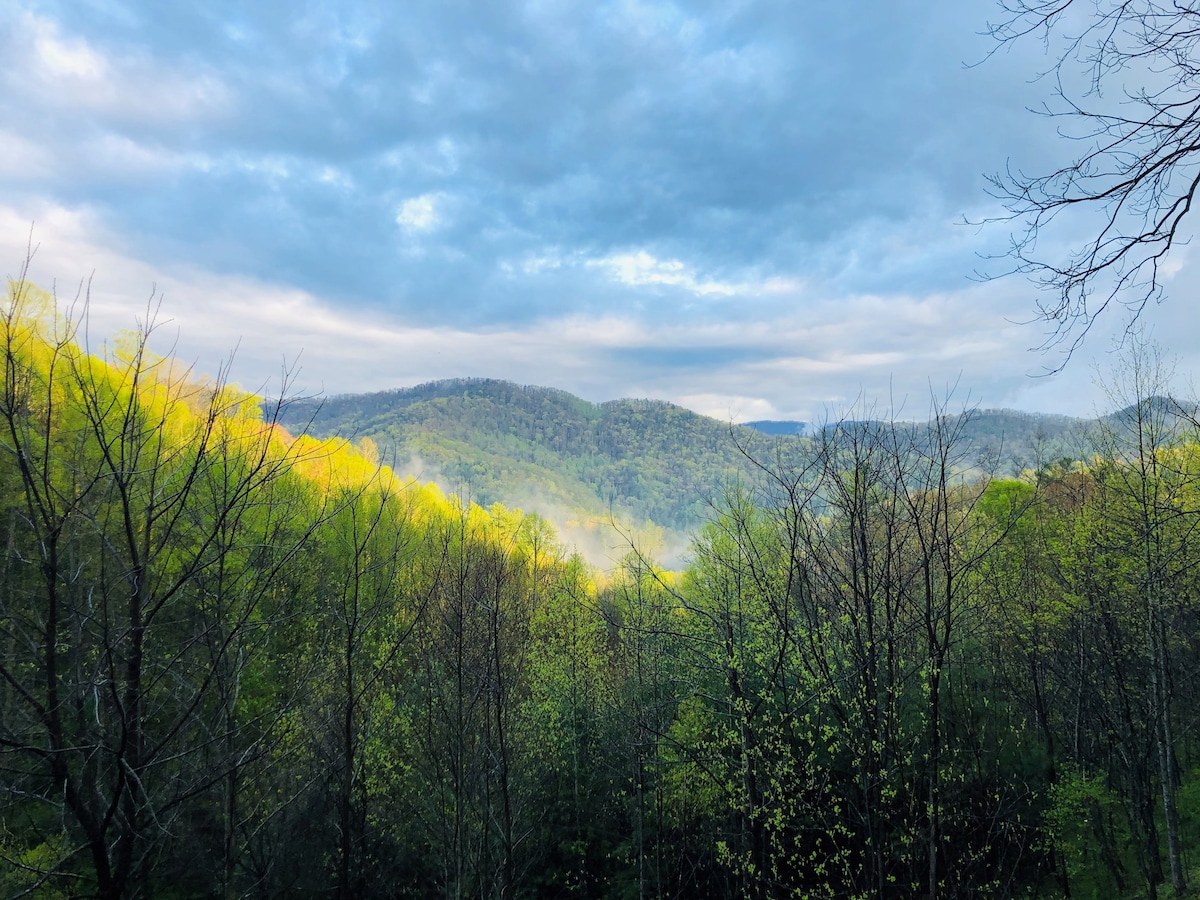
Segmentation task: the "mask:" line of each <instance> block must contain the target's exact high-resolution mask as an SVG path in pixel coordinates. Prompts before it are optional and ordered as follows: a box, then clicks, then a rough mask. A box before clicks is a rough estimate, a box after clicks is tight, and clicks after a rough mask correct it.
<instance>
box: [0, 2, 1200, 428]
mask: <svg viewBox="0 0 1200 900" xmlns="http://www.w3.org/2000/svg"><path fill="white" fill-rule="evenodd" d="M998 14H999V11H998V9H997V7H996V6H995V5H994V3H992V2H991V0H920V2H918V0H888V2H884V0H860V2H848V3H842V4H810V3H801V2H796V0H744V2H736V0H733V2H722V3H708V2H693V3H687V4H683V3H664V2H655V0H643V2H588V3H582V2H566V0H536V2H527V3H516V2H513V3H490V2H489V3H485V2H465V0H438V2H421V0H411V2H407V3H403V4H397V3H394V2H388V3H384V2H378V3H376V2H339V3H323V2H308V3H288V4H283V3H268V2H259V3H254V4H245V3H225V2H214V0H207V2H204V3H190V2H173V3H161V2H149V0H136V2H119V0H91V2H13V0H7V2H5V0H0V48H2V51H3V54H4V57H3V58H4V59H5V65H4V67H3V70H2V71H0V252H2V253H3V261H4V265H5V271H6V272H7V273H8V274H10V275H12V274H16V272H17V271H18V270H19V269H20V266H21V262H22V259H23V257H24V252H25V247H26V244H27V242H28V239H29V236H30V229H31V226H32V233H33V240H34V242H35V243H36V244H37V245H38V251H37V254H36V256H35V257H34V260H33V264H32V266H31V275H32V277H33V278H34V279H35V280H36V281H38V282H39V283H42V284H43V285H47V286H49V285H51V284H53V285H54V286H55V287H56V289H57V291H58V293H59V295H60V296H61V297H63V299H64V300H68V299H70V298H71V297H73V296H74V295H75V293H76V290H77V288H78V286H79V284H80V283H81V282H83V281H85V280H87V279H90V280H91V305H90V317H91V323H90V329H91V333H92V336H93V338H102V337H104V336H105V335H108V334H112V333H113V332H115V331H117V330H119V329H122V328H127V327H130V326H131V325H132V324H133V323H134V322H135V321H137V320H144V319H145V317H146V315H147V308H148V304H151V303H152V304H153V305H154V306H156V307H157V309H158V320H159V323H160V328H159V331H158V332H157V334H156V337H155V342H156V347H157V348H158V349H160V350H161V351H164V352H166V351H172V350H173V351H174V352H175V353H176V354H178V355H180V356H181V357H183V358H184V359H186V360H189V361H194V362H195V363H196V365H197V367H198V368H199V369H200V370H202V371H214V370H215V369H216V368H217V366H218V365H220V362H221V360H222V359H224V358H226V357H227V356H228V355H229V353H230V352H231V351H232V350H233V349H234V348H235V347H236V348H237V349H236V353H235V355H234V358H233V363H232V370H231V371H232V376H233V377H234V378H235V379H236V380H238V381H239V382H241V383H242V384H243V385H244V386H246V387H249V388H253V389H258V388H262V387H263V386H264V385H268V383H269V382H270V384H275V385H277V384H278V377H279V373H280V371H281V369H282V368H283V367H284V366H291V367H293V368H295V367H296V366H297V365H298V367H299V374H298V376H297V378H296V380H295V382H294V385H293V386H294V389H296V390H299V391H303V392H307V393H311V392H315V391H322V390H323V391H325V392H328V393H339V392H350V391H365V390H378V389H383V388H388V387H396V386H402V385H408V384H413V383H416V382H420V381H427V380H431V379H435V378H447V377H457V376H489V377H500V378H507V379H511V380H514V381H518V382H522V383H528V384H546V385H552V386H555V387H560V388H563V389H566V390H569V391H572V392H575V393H578V394H580V395H582V396H584V397H587V398H589V399H592V400H604V399H612V398H616V397H623V396H639V397H643V396H649V397H657V398H663V399H668V400H672V401H674V402H677V403H680V404H682V405H685V406H688V407H691V408H693V409H696V410H698V411H701V412H704V413H707V414H710V415H714V416H717V417H720V418H730V417H732V418H735V419H752V418H801V419H811V418H817V417H820V416H821V415H822V414H823V411H824V410H827V409H830V408H832V409H834V410H835V411H836V410H837V409H839V408H841V407H844V406H845V405H847V404H849V403H851V402H853V401H855V399H856V398H859V397H863V398H866V399H868V400H878V401H880V402H882V403H884V404H887V403H888V402H895V403H896V405H898V406H902V407H903V410H904V411H905V412H909V413H912V414H913V415H918V414H920V413H923V412H924V410H925V408H926V405H927V398H928V396H929V393H930V390H931V388H932V389H933V390H934V391H935V392H941V391H943V390H944V389H945V388H946V386H948V385H954V384H957V385H958V387H957V392H956V395H955V396H956V398H957V399H958V401H959V402H962V401H973V402H978V403H979V404H981V405H983V406H989V407H990V406H1012V407H1018V408H1026V409H1038V410H1059V411H1065V412H1077V413H1088V412H1090V411H1092V409H1093V406H1094V404H1096V403H1097V402H1101V401H1099V399H1098V397H1099V395H1098V394H1097V392H1096V390H1095V389H1094V387H1093V386H1092V379H1093V376H1094V372H1093V365H1099V366H1100V367H1101V368H1105V367H1106V366H1107V365H1108V364H1109V353H1108V351H1109V347H1110V334H1109V332H1111V331H1113V330H1114V329H1115V330H1118V331H1119V326H1121V325H1123V324H1124V323H1123V321H1122V320H1120V318H1119V315H1114V316H1112V317H1110V320H1111V321H1106V322H1104V323H1102V327H1098V328H1097V329H1096V330H1095V333H1094V334H1093V335H1092V337H1091V339H1090V340H1089V342H1088V344H1087V345H1086V348H1085V352H1084V353H1082V354H1080V355H1078V356H1077V358H1076V359H1074V360H1073V361H1072V363H1071V364H1070V366H1068V367H1067V369H1066V370H1065V372H1064V373H1062V374H1061V375H1059V376H1056V377H1054V378H1041V379H1037V378H1030V377H1029V376H1030V374H1032V373H1037V372H1039V371H1041V370H1042V369H1043V368H1045V367H1046V366H1047V365H1050V366H1053V365H1056V364H1057V358H1056V357H1053V356H1050V357H1046V356H1041V355H1038V354H1036V353H1032V352H1030V351H1029V348H1030V347H1032V346H1036V345H1038V344H1039V343H1041V341H1042V331H1041V328H1040V327H1039V326H1037V325H1021V324H1019V322H1020V321H1021V320H1025V319H1028V318H1029V316H1030V314H1031V311H1032V310H1033V307H1034V303H1035V301H1036V292H1035V291H1034V290H1033V288H1032V287H1031V286H1030V285H1029V284H1028V283H1026V282H1024V281H1022V280H1020V279H1019V278H1012V279H1003V280H1000V281H986V282H980V281H978V280H976V279H973V278H972V274H973V273H974V272H975V271H977V270H979V269H981V268H982V269H987V268H988V267H991V268H992V269H996V270H998V269H999V268H1002V265H1003V264H1002V263H989V262H988V261H987V260H986V257H987V256H988V255H990V254H996V253H1001V252H1003V250H1004V248H1005V246H1006V244H1007V241H1008V235H1009V231H1008V228H1007V227H1005V226H1004V225H992V226H987V227H979V226H975V225H970V224H967V222H974V221H979V220H982V219H986V218H988V217H990V216H994V215H995V214H996V213H997V212H999V210H1000V208H999V206H998V205H997V203H996V202H995V201H994V200H993V199H991V198H990V197H989V196H988V194H987V192H986V181H985V176H986V175H988V174H992V173H995V172H997V171H1000V170H1002V169H1003V168H1004V167H1005V165H1006V164H1009V163H1010V162H1011V163H1012V164H1014V165H1017V166H1020V167H1024V168H1026V169H1029V170H1034V171H1037V170H1041V169H1044V168H1045V167H1046V166H1047V165H1058V164H1061V163H1062V162H1063V161H1065V160H1066V158H1067V157H1068V156H1069V154H1070V153H1071V152H1072V149H1073V148H1072V147H1070V146H1069V145H1066V146H1065V145H1064V142H1063V141H1062V140H1061V139H1060V138H1058V137H1057V136H1056V134H1055V132H1054V129H1053V123H1050V122H1047V121H1046V120H1044V119H1040V118H1039V117H1037V116H1034V115H1032V114H1031V113H1029V112H1028V110H1027V107H1030V106H1037V105H1038V104H1040V103H1041V102H1043V101H1044V100H1047V99H1049V96H1050V95H1049V91H1050V85H1049V84H1047V83H1045V82H1044V81H1036V80H1034V79H1033V76H1034V75H1035V74H1036V73H1037V72H1038V71H1040V70H1041V69H1043V68H1045V67H1046V65H1047V60H1046V58H1045V57H1044V55H1043V48H1042V46H1041V44H1039V43H1038V42H1037V41H1031V42H1029V43H1027V44H1023V45H1018V46H1017V47H1015V48H1010V49H1005V50H1002V51H1001V52H999V53H996V54H994V55H992V56H990V58H986V59H985V57H987V55H988V51H989V50H990V49H993V48H992V44H991V43H990V42H989V39H988V38H987V37H985V36H984V35H983V32H984V31H985V29H986V27H987V25H988V23H989V21H992V20H994V19H996V18H997V16H998ZM1051 249H1052V248H1051ZM1172 272H1173V278H1172V282H1171V283H1170V284H1169V285H1168V296H1169V297H1170V298H1172V299H1169V300H1168V302H1167V303H1166V304H1164V305H1162V306H1159V307H1156V308H1154V309H1152V310H1150V311H1149V313H1148V314H1147V316H1146V317H1145V318H1146V322H1147V324H1148V325H1149V326H1151V327H1152V328H1153V329H1154V330H1155V333H1156V334H1157V335H1158V337H1159V339H1160V340H1161V341H1162V342H1163V343H1165V344H1166V345H1167V349H1168V350H1170V351H1174V352H1176V353H1178V354H1179V355H1180V368H1181V370H1184V371H1186V370H1188V369H1189V368H1190V367H1191V364H1192V360H1191V356H1190V355H1189V354H1190V348H1191V347H1194V346H1198V342H1197V341H1196V340H1195V338H1196V336H1197V335H1196V327H1195V326H1194V325H1193V323H1192V322H1191V317H1190V316H1189V315H1187V310H1186V309H1185V308H1184V300H1182V299H1180V297H1181V296H1182V297H1184V298H1186V297H1187V295H1188V292H1189V285H1191V284H1192V283H1193V282H1195V281H1196V279H1195V276H1194V273H1193V272H1192V271H1191V269H1190V268H1189V266H1188V263H1187V254H1186V250H1184V251H1181V252H1180V253H1179V254H1177V255H1176V258H1175V259H1174V260H1173V268H1172ZM151 298H154V299H153V300H151ZM297 360H298V363H297ZM272 380H273V381H272ZM268 389H273V388H270V387H268Z"/></svg>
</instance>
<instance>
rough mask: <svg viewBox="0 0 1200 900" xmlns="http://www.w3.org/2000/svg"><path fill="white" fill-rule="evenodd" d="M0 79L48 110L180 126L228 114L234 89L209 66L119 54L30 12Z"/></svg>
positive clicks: (19, 25)
mask: <svg viewBox="0 0 1200 900" xmlns="http://www.w3.org/2000/svg"><path fill="white" fill-rule="evenodd" d="M3 50H4V52H5V53H6V54H7V58H6V60H5V66H4V70H3V74H0V84H3V85H5V86H6V87H7V88H8V90H10V91H17V92H19V94H18V95H19V96H32V97H35V98H36V99H37V101H38V103H39V104H40V105H41V106H42V108H43V110H45V109H55V110H62V111H75V112H78V111H87V112H90V113H93V114H95V115H97V116H99V117H100V118H101V119H103V120H107V121H108V122H110V123H113V124H117V123H125V124H127V123H131V122H138V123H156V124H163V125H167V124H174V125H177V124H179V123H180V122H183V121H193V120H200V119H210V118H213V117H218V116H223V115H227V114H228V113H229V112H231V110H232V107H233V92H232V90H231V89H230V88H229V87H228V86H227V85H226V84H225V82H224V81H223V80H222V79H221V78H219V77H218V76H217V75H216V74H214V73H213V72H212V71H209V70H193V71H186V70H185V69H183V68H181V67H179V66H178V65H174V64H164V63H161V62H159V61H158V60H155V59H153V58H152V57H150V56H149V55H147V54H146V53H144V52H142V51H131V52H129V53H126V54H122V55H121V56H120V57H115V56H112V55H109V54H106V53H104V52H103V51H102V50H101V49H100V48H98V47H96V46H94V45H93V44H91V43H90V42H88V41H87V40H85V39H84V38H81V37H77V36H73V35H70V34H66V33H64V31H63V29H62V28H61V27H60V26H59V24H58V23H57V22H55V21H54V20H52V19H49V18H46V17H43V16H38V15H35V14H33V13H30V12H25V13H23V14H22V15H21V16H19V17H18V18H17V20H16V22H15V28H14V29H13V30H12V31H11V32H10V39H9V41H7V42H6V46H4V48H3Z"/></svg>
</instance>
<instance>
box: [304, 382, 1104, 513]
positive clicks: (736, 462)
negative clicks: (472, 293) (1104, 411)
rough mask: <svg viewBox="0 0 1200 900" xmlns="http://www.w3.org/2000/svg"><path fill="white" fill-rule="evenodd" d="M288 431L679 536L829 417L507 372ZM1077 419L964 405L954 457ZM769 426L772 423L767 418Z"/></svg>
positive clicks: (548, 507)
mask: <svg viewBox="0 0 1200 900" xmlns="http://www.w3.org/2000/svg"><path fill="white" fill-rule="evenodd" d="M281 421H282V422H283V423H284V424H285V425H287V426H288V427H289V428H291V429H292V430H295V431H298V432H308V433H311V434H314V435H319V436H328V435H339V436H342V437H345V438H347V439H350V440H361V439H362V438H369V439H370V440H371V441H372V442H373V443H374V444H375V445H376V446H377V448H378V449H379V451H380V452H381V454H382V458H383V459H384V460H386V461H388V462H390V463H392V464H393V465H395V466H397V467H398V468H399V469H401V470H403V471H410V470H412V471H413V472H414V473H415V474H418V475H422V476H423V477H425V478H437V479H438V480H439V481H440V483H442V484H443V485H444V486H446V487H447V488H448V489H449V490H451V491H454V492H456V493H457V492H460V491H461V492H464V493H466V494H468V495H469V496H471V497H472V498H473V499H476V500H478V501H479V502H480V503H483V504H484V505H487V504H490V503H504V504H506V505H509V506H519V507H522V508H531V509H535V510H539V511H542V512H548V513H549V514H552V515H555V516H556V517H558V518H561V517H562V514H563V513H567V514H568V515H569V516H573V517H575V518H580V519H589V518H590V519H593V520H601V521H603V520H605V519H606V518H607V517H608V516H609V514H610V513H612V514H615V515H616V516H617V517H618V518H619V519H622V520H624V521H626V522H633V523H635V524H641V523H643V522H647V521H649V522H653V523H654V524H656V525H659V526H662V527H664V528H667V529H672V530H674V531H676V532H678V533H681V534H687V533H689V532H691V531H692V530H694V529H695V528H697V527H699V526H700V525H701V524H702V523H703V522H704V521H706V520H707V519H708V518H709V516H710V514H711V511H712V506H711V503H712V501H713V499H714V498H717V497H720V496H721V494H722V492H723V490H724V488H725V486H726V485H728V484H730V483H731V482H732V481H734V480H735V479H737V478H753V477H755V473H756V466H755V465H754V464H753V463H752V462H751V460H750V459H748V458H747V457H748V456H749V457H752V458H754V459H758V460H766V459H775V458H777V457H778V456H779V454H783V456H784V457H785V458H789V457H790V458H795V456H796V455H797V454H801V453H804V452H805V450H806V448H808V447H809V446H810V441H811V438H812V436H813V435H819V434H820V433H821V431H822V429H823V428H824V427H825V426H823V425H817V426H810V427H809V435H808V437H802V436H800V433H801V431H803V423H799V422H794V423H789V422H777V423H761V422H760V423H750V425H751V427H738V426H732V427H731V425H730V424H729V423H728V422H720V421H717V420H716V419H710V418H708V417H706V416H701V415H698V414H696V413H693V412H690V411H689V410H686V409H682V408H680V407H678V406H674V405H672V404H670V403H664V402H661V401H654V400H613V401H609V402H607V403H598V404H594V403H589V402H588V401H586V400H581V399H580V398H578V397H575V396H572V395H571V394H568V393H566V392H565V391H559V390H555V389H553V388H544V387H531V386H522V385H516V384H512V383H510V382H504V381H494V380H486V379H463V380H455V381H441V382H432V383H430V384H423V385H419V386H417V387H413V388H403V389H398V390H394V391H385V392H381V393H374V394H347V395H340V396H336V397H329V398H324V399H317V400H310V401H304V402H295V403H292V404H289V405H288V406H287V407H286V408H285V409H284V410H283V411H282V413H281ZM1081 424H1082V423H1081V422H1080V421H1079V420H1076V419H1070V418H1068V417H1066V416H1034V415H1030V414H1027V413H1019V412H1014V411H1011V410H985V411H971V412H970V414H969V415H967V416H966V417H965V419H964V427H963V435H962V441H963V447H964V452H963V454H962V465H964V466H966V467H968V468H972V469H974V470H976V471H979V472H981V473H982V472H987V473H989V474H994V475H1008V476H1011V475H1017V474H1019V473H1020V472H1021V471H1023V470H1024V469H1026V468H1036V467H1037V466H1038V465H1039V464H1040V463H1041V462H1046V461H1049V460H1053V459H1058V458H1060V457H1062V456H1068V457H1070V458H1075V456H1076V455H1077V454H1079V453H1080V452H1081V445H1080V440H1079V437H1078V434H1077V432H1078V431H1079V429H1080V426H1081ZM770 426H774V427H770Z"/></svg>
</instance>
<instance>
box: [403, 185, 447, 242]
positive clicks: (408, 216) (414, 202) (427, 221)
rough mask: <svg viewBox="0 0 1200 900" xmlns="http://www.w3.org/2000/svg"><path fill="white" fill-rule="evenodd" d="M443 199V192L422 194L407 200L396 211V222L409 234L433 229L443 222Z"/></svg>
mask: <svg viewBox="0 0 1200 900" xmlns="http://www.w3.org/2000/svg"><path fill="white" fill-rule="evenodd" d="M443 200H444V198H443V197H442V195H441V194H422V195H421V196H419V197H411V198H409V199H408V200H405V201H404V202H403V203H401V204H400V209H399V210H398V211H397V213H396V224H397V225H399V226H400V227H401V228H403V229H404V230H405V231H406V232H408V233H409V234H417V233H420V232H427V231H433V230H434V229H435V228H437V227H438V226H439V225H441V224H442V220H443V213H442V206H443Z"/></svg>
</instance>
